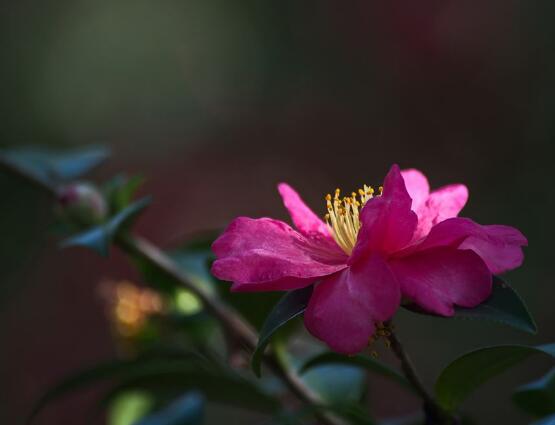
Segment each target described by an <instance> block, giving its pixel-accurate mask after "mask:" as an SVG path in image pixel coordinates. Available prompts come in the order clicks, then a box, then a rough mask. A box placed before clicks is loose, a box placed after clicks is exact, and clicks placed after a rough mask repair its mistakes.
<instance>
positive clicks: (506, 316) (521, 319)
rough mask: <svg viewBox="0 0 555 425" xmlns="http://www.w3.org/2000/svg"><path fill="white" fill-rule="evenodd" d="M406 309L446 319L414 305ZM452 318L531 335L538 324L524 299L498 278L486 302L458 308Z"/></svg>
mask: <svg viewBox="0 0 555 425" xmlns="http://www.w3.org/2000/svg"><path fill="white" fill-rule="evenodd" d="M405 308H406V309H408V310H410V311H413V312H415V313H419V314H424V315H427V316H433V317H439V318H441V319H446V318H445V317H443V316H436V315H434V314H431V313H428V312H426V311H424V310H422V309H420V308H419V307H418V306H416V305H414V304H409V305H406V306H405ZM452 318H454V319H470V320H488V321H492V322H497V323H500V324H503V325H507V326H510V327H513V328H515V329H518V330H521V331H524V332H528V333H531V334H535V333H536V332H537V327H536V323H535V321H534V319H533V318H532V316H531V314H530V312H529V310H528V308H527V307H526V304H525V303H524V301H523V300H522V298H520V296H519V295H518V293H517V292H516V291H515V290H514V289H513V288H512V287H511V286H510V285H509V284H508V283H507V282H505V281H504V280H503V279H501V278H499V277H497V276H494V278H493V288H492V293H491V296H490V297H489V298H488V299H487V300H486V301H484V302H483V303H482V304H480V305H478V306H476V307H474V308H463V307H456V308H455V315H454V316H453V317H452ZM452 318H447V320H450V319H452Z"/></svg>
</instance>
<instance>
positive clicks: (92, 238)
mask: <svg viewBox="0 0 555 425" xmlns="http://www.w3.org/2000/svg"><path fill="white" fill-rule="evenodd" d="M149 203H150V198H149V197H147V198H143V199H140V200H139V201H136V202H134V203H133V204H131V205H129V206H128V207H126V208H125V209H123V210H122V211H120V212H119V213H117V214H116V215H114V216H113V217H111V218H109V219H108V220H107V221H106V222H105V223H102V224H99V225H98V226H94V227H92V228H90V229H88V230H85V231H84V232H81V233H78V234H77V235H74V236H71V237H69V238H68V239H66V240H64V241H63V242H62V244H61V246H62V248H67V247H71V246H84V247H86V248H90V249H92V250H94V251H96V252H97V253H99V254H100V255H102V256H108V254H109V251H110V245H111V244H112V241H113V239H114V237H115V236H116V234H117V233H118V232H120V231H124V230H126V229H127V228H128V227H129V226H131V225H132V224H133V222H134V221H135V219H136V218H137V217H138V215H139V214H140V213H141V212H142V211H143V210H144V209H145V208H146V206H147V205H148V204H149Z"/></svg>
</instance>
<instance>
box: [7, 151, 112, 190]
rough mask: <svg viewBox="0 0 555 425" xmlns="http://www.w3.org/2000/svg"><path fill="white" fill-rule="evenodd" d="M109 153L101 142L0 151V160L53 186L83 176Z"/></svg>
mask: <svg viewBox="0 0 555 425" xmlns="http://www.w3.org/2000/svg"><path fill="white" fill-rule="evenodd" d="M109 155H110V151H109V150H108V149H107V148H105V147H102V146H91V147H87V148H81V149H73V150H51V149H40V148H24V149H12V150H5V151H1V152H0V161H3V162H6V163H8V164H11V165H12V166H13V167H16V168H19V169H21V170H22V171H23V172H24V173H26V174H29V175H32V176H33V177H34V178H36V179H37V180H39V181H41V182H42V183H43V184H45V185H46V186H49V187H54V186H56V185H58V184H60V183H63V182H67V181H70V180H74V179H76V178H79V177H81V176H83V175H84V174H86V173H88V172H89V171H90V170H92V169H93V168H94V167H96V166H97V165H99V164H100V163H102V162H103V161H104V160H105V159H106V158H107V157H108V156H109Z"/></svg>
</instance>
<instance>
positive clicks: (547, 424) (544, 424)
mask: <svg viewBox="0 0 555 425" xmlns="http://www.w3.org/2000/svg"><path fill="white" fill-rule="evenodd" d="M530 425H555V415H549V416H546V417H545V418H542V419H540V420H539V421H535V422H532V423H531V424H530Z"/></svg>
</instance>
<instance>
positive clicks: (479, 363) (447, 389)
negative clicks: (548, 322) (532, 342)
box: [435, 344, 555, 410]
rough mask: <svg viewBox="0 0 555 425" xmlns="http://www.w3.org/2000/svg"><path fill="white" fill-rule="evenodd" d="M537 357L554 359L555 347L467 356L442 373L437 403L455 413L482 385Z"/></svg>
mask: <svg viewBox="0 0 555 425" xmlns="http://www.w3.org/2000/svg"><path fill="white" fill-rule="evenodd" d="M535 353H545V354H548V355H550V356H552V357H555V344H548V345H540V346H536V347H532V346H525V345H499V346H494V347H486V348H480V349H478V350H475V351H471V352H470V353H467V354H464V355H462V356H461V357H459V358H457V359H456V360H454V361H453V362H451V363H450V364H449V365H448V366H447V367H446V368H445V369H443V371H442V372H441V374H440V376H439V378H438V379H437V381H436V387H435V389H436V396H437V400H438V402H439V403H440V404H441V405H442V406H443V407H444V408H445V409H447V410H454V409H456V408H457V407H458V406H459V404H460V403H461V402H462V401H464V400H465V399H466V398H467V397H468V396H469V395H470V394H471V393H472V392H473V391H474V390H476V389H477V388H478V387H480V386H481V385H482V384H483V383H485V382H487V381H488V380H490V379H491V378H493V377H495V376H497V375H499V374H500V373H502V372H504V371H505V370H507V369H508V368H510V367H511V366H513V365H515V364H517V363H519V362H521V361H523V360H524V359H526V358H528V357H529V356H531V355H532V354H535Z"/></svg>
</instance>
